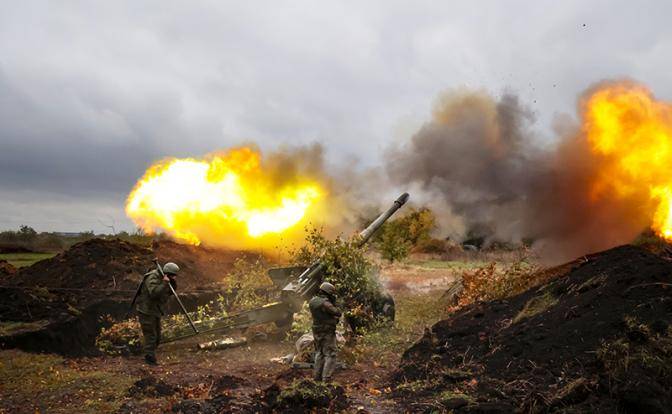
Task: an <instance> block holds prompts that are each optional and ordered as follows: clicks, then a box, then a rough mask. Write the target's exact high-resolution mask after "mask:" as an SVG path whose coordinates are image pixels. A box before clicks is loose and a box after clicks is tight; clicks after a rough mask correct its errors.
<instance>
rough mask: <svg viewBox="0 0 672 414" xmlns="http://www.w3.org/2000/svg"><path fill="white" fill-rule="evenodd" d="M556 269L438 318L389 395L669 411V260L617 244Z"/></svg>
mask: <svg viewBox="0 0 672 414" xmlns="http://www.w3.org/2000/svg"><path fill="white" fill-rule="evenodd" d="M559 269H563V268H562V267H560V268H556V270H559ZM564 270H565V272H564V273H563V272H560V271H558V272H557V275H556V278H555V279H554V280H552V281H551V282H549V283H547V284H544V285H542V286H541V287H539V288H534V289H531V290H529V291H527V292H525V293H523V294H520V295H518V296H515V297H512V298H510V299H509V300H506V301H494V302H488V303H481V304H476V305H473V306H470V307H468V308H466V309H464V310H463V311H461V312H459V313H457V314H456V315H454V316H452V317H451V318H449V319H446V320H442V321H440V322H438V323H437V324H435V325H434V326H433V327H432V329H431V331H430V330H428V331H427V333H426V334H425V335H424V336H423V338H421V340H420V341H419V342H417V343H416V344H415V345H414V346H413V347H411V348H409V349H408V350H407V351H406V352H405V353H404V355H403V358H402V363H401V365H400V368H399V369H398V371H397V372H396V373H395V374H394V378H393V380H394V383H395V392H396V394H397V396H398V397H400V398H401V397H403V398H404V399H405V400H404V403H406V404H409V409H410V410H411V411H416V410H417V408H410V407H414V405H410V404H412V403H418V402H421V403H422V404H425V405H424V407H427V404H430V405H431V404H435V405H436V404H438V408H439V409H453V410H454V411H455V412H482V411H484V410H486V409H487V410H488V412H510V410H511V409H512V407H513V408H520V409H521V410H522V411H523V412H554V411H559V410H563V409H569V408H570V407H571V408H572V409H575V410H579V412H617V411H621V412H670V407H672V397H671V396H672V376H671V374H672V338H671V337H670V335H671V332H672V330H671V329H670V328H669V327H670V323H672V262H670V261H669V260H666V259H664V258H662V257H660V256H658V255H656V254H653V253H651V252H649V251H647V250H645V249H642V248H639V247H635V246H621V247H617V248H614V249H611V250H608V251H605V252H602V253H598V254H594V255H591V256H587V257H585V258H582V259H580V260H577V261H575V262H572V263H571V265H568V266H565V267H564ZM429 401H432V403H428V402H429ZM437 401H439V403H436V402H437ZM415 407H417V405H415ZM507 410H508V411H507Z"/></svg>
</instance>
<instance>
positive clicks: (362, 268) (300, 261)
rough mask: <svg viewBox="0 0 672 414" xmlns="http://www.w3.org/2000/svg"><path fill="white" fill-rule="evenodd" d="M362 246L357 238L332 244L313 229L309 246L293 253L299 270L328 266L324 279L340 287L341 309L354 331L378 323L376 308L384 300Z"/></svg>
mask: <svg viewBox="0 0 672 414" xmlns="http://www.w3.org/2000/svg"><path fill="white" fill-rule="evenodd" d="M358 244H359V240H358V239H357V237H354V238H352V239H349V240H345V239H342V238H340V237H338V238H336V239H334V240H328V239H326V238H325V237H324V236H323V234H322V231H321V230H320V229H315V228H313V229H309V230H308V231H307V234H306V244H305V245H304V246H302V247H301V248H299V249H298V250H295V251H293V252H290V257H291V260H292V262H293V264H294V265H296V266H309V265H311V264H312V263H314V262H316V261H317V260H321V261H322V263H324V266H325V271H324V274H325V278H324V279H325V281H328V282H330V283H332V284H333V285H334V286H335V287H336V289H337V291H338V295H339V299H340V300H339V302H340V303H339V305H340V307H341V308H342V309H345V314H344V316H345V318H346V320H347V321H348V323H349V324H350V326H351V327H352V328H353V330H359V329H360V328H363V327H365V326H369V325H372V324H373V323H374V322H375V315H374V310H373V306H374V304H375V303H376V302H377V301H378V300H379V299H380V297H381V296H382V289H381V286H380V284H379V283H378V280H377V277H376V272H375V269H374V268H373V266H372V264H371V262H369V260H368V259H367V258H366V257H365V256H364V250H363V249H362V248H361V247H358Z"/></svg>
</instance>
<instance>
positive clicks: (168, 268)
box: [163, 262, 180, 275]
mask: <svg viewBox="0 0 672 414" xmlns="http://www.w3.org/2000/svg"><path fill="white" fill-rule="evenodd" d="M179 271H180V267H179V266H178V265H176V264H175V263H173V262H168V263H166V264H165V265H163V273H165V274H167V275H176V274H177V272H179Z"/></svg>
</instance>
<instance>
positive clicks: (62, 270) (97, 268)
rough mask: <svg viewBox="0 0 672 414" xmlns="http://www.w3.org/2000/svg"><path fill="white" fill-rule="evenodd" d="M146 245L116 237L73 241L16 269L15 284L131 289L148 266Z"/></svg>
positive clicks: (150, 258)
mask: <svg viewBox="0 0 672 414" xmlns="http://www.w3.org/2000/svg"><path fill="white" fill-rule="evenodd" d="M152 258H153V253H152V251H151V250H150V249H147V248H144V247H142V246H138V245H136V244H133V243H128V242H125V241H122V240H119V239H114V240H106V239H91V240H87V241H85V242H82V243H77V244H75V245H74V246H72V247H71V248H70V249H68V250H66V251H64V252H63V253H60V254H58V255H56V256H54V257H53V258H51V259H47V260H41V261H39V262H37V263H35V264H34V265H32V266H29V267H24V268H22V269H21V270H19V274H18V277H17V278H16V284H17V285H19V286H31V287H32V286H42V287H47V288H68V289H134V288H135V287H136V286H137V284H138V281H139V280H140V277H141V275H142V274H143V273H144V272H145V271H146V270H147V268H148V267H149V266H151V260H152Z"/></svg>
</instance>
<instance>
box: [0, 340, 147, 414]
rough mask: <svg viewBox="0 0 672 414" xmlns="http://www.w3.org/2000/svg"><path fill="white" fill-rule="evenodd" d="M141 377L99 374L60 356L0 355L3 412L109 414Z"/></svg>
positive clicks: (9, 352)
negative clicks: (20, 410) (17, 410)
mask: <svg viewBox="0 0 672 414" xmlns="http://www.w3.org/2000/svg"><path fill="white" fill-rule="evenodd" d="M136 380H137V378H134V377H131V376H128V375H125V374H122V373H115V372H113V371H111V370H110V371H107V370H105V371H95V370H91V369H89V368H87V367H86V366H85V364H84V366H82V367H79V366H77V365H76V363H74V362H67V361H66V360H65V359H63V358H62V357H60V356H56V355H48V354H47V355H39V354H28V353H25V352H20V351H13V350H9V351H1V352H0V412H3V411H2V410H3V409H5V410H8V411H6V412H16V411H9V410H12V409H15V408H17V407H20V408H21V409H22V410H25V411H23V412H44V413H47V412H48V413H73V412H78V413H108V412H114V411H116V410H117V409H118V408H119V405H121V403H122V402H123V397H124V395H125V394H126V392H127V390H128V388H129V387H130V386H131V385H132V384H133V383H134V382H135V381H136Z"/></svg>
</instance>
